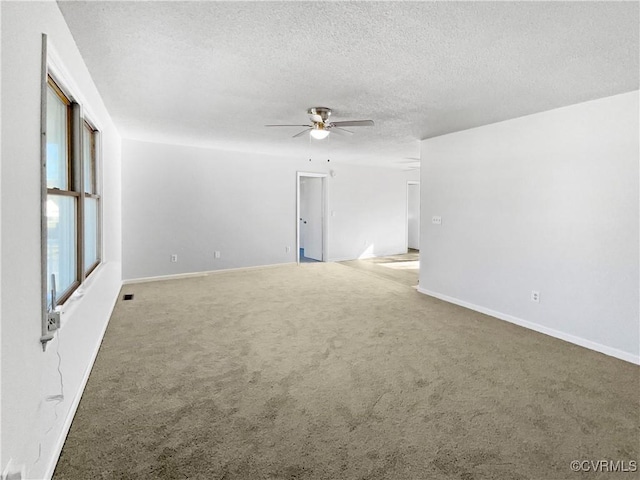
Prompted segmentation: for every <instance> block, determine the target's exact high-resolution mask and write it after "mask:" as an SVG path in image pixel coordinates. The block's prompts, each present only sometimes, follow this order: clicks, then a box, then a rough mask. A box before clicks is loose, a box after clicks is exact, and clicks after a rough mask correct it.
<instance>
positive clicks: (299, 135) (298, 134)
mask: <svg viewBox="0 0 640 480" xmlns="http://www.w3.org/2000/svg"><path fill="white" fill-rule="evenodd" d="M301 126H302V127H306V125H301ZM311 130H313V128H307V129H306V130H303V131H301V132H300V133H296V134H295V135H294V136H293V137H292V138H296V137H301V136H302V135H304V134H305V133H307V132H309V131H311Z"/></svg>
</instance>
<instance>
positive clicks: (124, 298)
mask: <svg viewBox="0 0 640 480" xmlns="http://www.w3.org/2000/svg"><path fill="white" fill-rule="evenodd" d="M122 299H123V300H133V293H125V294H124V297H122Z"/></svg>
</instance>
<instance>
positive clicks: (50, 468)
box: [44, 293, 118, 480]
mask: <svg viewBox="0 0 640 480" xmlns="http://www.w3.org/2000/svg"><path fill="white" fill-rule="evenodd" d="M117 301H118V293H116V295H115V297H114V298H113V300H112V302H111V308H110V309H109V316H108V317H107V320H106V321H105V322H104V327H102V331H101V332H100V335H99V336H98V341H97V342H96V345H95V347H94V349H93V352H92V354H91V358H90V360H89V364H88V365H87V368H86V369H85V371H84V374H83V376H82V380H81V381H80V388H78V390H77V391H76V394H75V396H74V398H73V401H72V402H71V405H70V407H69V410H68V412H67V418H66V419H65V421H64V424H63V425H62V430H61V431H60V437H59V438H58V441H57V442H56V444H55V448H54V450H53V456H52V457H51V459H50V460H49V463H48V465H47V469H46V470H45V477H44V478H45V479H46V480H51V478H52V477H53V474H54V472H55V470H56V465H57V464H58V460H59V459H60V454H61V453H62V447H64V442H65V441H66V440H67V435H68V434H69V430H70V429H71V424H72V423H73V419H74V417H75V416H76V412H77V410H78V406H79V405H80V399H81V398H82V394H83V393H84V389H85V388H86V386H87V382H88V381H89V376H90V375H91V370H93V365H94V363H95V362H96V358H97V357H98V352H99V351H100V346H101V345H102V340H103V339H104V334H105V333H106V331H107V327H108V326H109V320H110V319H111V313H112V312H113V309H114V308H115V306H116V302H117Z"/></svg>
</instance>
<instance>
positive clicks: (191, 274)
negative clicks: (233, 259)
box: [122, 262, 297, 285]
mask: <svg viewBox="0 0 640 480" xmlns="http://www.w3.org/2000/svg"><path fill="white" fill-rule="evenodd" d="M286 265H297V263H296V262H287V263H274V264H270V265H255V266H251V267H236V268H222V269H220V270H206V271H202V272H187V273H175V274H171V275H158V276H156V277H139V278H130V279H127V280H124V281H123V282H122V284H123V285H133V284H136V283H148V282H162V281H165V280H178V279H180V278H194V277H206V276H208V275H215V274H218V273H228V272H240V271H244V270H260V269H261V268H275V267H283V266H286Z"/></svg>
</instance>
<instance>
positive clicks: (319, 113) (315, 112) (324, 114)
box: [307, 107, 331, 123]
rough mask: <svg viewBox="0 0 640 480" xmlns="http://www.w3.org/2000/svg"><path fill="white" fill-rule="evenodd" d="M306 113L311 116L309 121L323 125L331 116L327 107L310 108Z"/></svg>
mask: <svg viewBox="0 0 640 480" xmlns="http://www.w3.org/2000/svg"><path fill="white" fill-rule="evenodd" d="M307 113H308V114H309V115H310V116H311V121H313V122H322V123H325V122H326V121H327V120H328V119H329V117H330V116H331V109H330V108H327V107H311V108H310V109H309V110H307ZM318 117H320V118H318Z"/></svg>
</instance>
